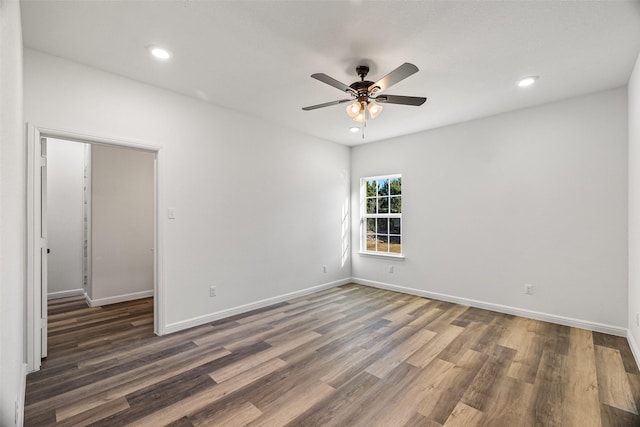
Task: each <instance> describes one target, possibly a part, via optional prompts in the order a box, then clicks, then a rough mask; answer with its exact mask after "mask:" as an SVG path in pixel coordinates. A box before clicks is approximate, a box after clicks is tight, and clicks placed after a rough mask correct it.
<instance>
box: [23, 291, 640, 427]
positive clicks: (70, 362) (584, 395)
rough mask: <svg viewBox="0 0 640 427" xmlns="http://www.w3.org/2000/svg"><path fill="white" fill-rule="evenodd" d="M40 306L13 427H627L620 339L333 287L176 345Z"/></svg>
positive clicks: (75, 303)
mask: <svg viewBox="0 0 640 427" xmlns="http://www.w3.org/2000/svg"><path fill="white" fill-rule="evenodd" d="M152 310H153V303H152V300H150V299H146V300H138V301H134V302H129V303H121V304H114V305H111V306H103V307H96V308H88V307H87V306H86V304H85V303H84V301H83V300H82V299H81V298H67V299H61V300H53V301H51V302H50V304H49V356H48V358H47V359H46V360H45V361H44V363H43V366H42V370H40V371H38V372H35V373H32V374H29V375H28V377H27V391H26V403H25V405H26V410H25V425H26V426H49V425H56V426H84V425H92V426H93V425H95V426H124V425H132V426H154V427H155V426H165V425H171V426H201V425H213V426H236V425H238V426H239V425H251V426H254V425H256V426H257V425H264V426H283V425H290V426H325V425H327V426H369V427H371V426H426V427H438V426H446V427H452V426H465V427H472V426H505V427H512V426H567V427H570V426H576V427H588V426H616V427H625V426H638V425H640V417H639V416H638V408H639V407H640V372H639V371H638V368H637V366H636V364H635V361H634V359H633V355H632V353H631V350H630V349H629V346H628V344H627V342H626V340H625V339H624V338H620V337H614V336H610V335H605V334H600V333H595V332H594V333H592V332H589V331H585V330H582V329H575V328H569V327H565V326H559V325H555V324H550V323H545V322H539V321H535V320H529V319H524V318H520V317H515V316H510V315H505V314H500V313H495V312H491V311H486V310H480V309H476V308H470V307H466V306H460V305H455V304H450V303H446V302H442V301H436V300H429V299H424V298H419V297H415V296H411V295H405V294H399V293H395V292H390V291H385V290H379V289H373V288H368V287H364V286H359V285H345V286H340V287H337V288H333V289H329V290H326V291H323V292H318V293H315V294H312V295H309V296H306V297H301V298H298V299H295V300H291V301H288V302H286V303H281V304H277V305H274V306H271V307H268V308H265V309H260V310H256V311H253V312H250V313H246V314H243V315H238V316H234V317H231V318H227V319H224V320H221V321H217V322H214V323H211V324H206V325H203V326H200V327H196V328H192V329H189V330H186V331H182V332H178V333H175V334H171V335H167V336H163V337H156V336H154V334H153V330H152V329H153V326H152V325H153V313H152Z"/></svg>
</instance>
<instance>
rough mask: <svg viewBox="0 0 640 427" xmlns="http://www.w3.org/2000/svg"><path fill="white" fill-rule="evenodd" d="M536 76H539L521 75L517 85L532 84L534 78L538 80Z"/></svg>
mask: <svg viewBox="0 0 640 427" xmlns="http://www.w3.org/2000/svg"><path fill="white" fill-rule="evenodd" d="M538 78H539V76H527V77H523V78H521V79H520V80H518V86H520V87H527V86H531V85H532V84H534V83H535V82H536V80H538Z"/></svg>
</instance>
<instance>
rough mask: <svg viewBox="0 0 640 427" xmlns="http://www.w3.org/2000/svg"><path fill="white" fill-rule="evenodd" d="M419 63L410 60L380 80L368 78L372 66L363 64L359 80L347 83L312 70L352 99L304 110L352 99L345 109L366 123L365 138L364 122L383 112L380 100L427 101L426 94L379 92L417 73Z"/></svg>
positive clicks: (392, 101) (359, 67)
mask: <svg viewBox="0 0 640 427" xmlns="http://www.w3.org/2000/svg"><path fill="white" fill-rule="evenodd" d="M417 72H418V67H416V66H415V65H413V64H410V63H408V62H405V63H404V64H402V65H401V66H399V67H398V68H396V69H395V70H393V71H392V72H390V73H389V74H387V75H386V76H384V77H383V78H381V79H380V80H378V81H377V82H372V81H368V80H365V77H366V76H367V74H369V67H367V66H366V65H360V66H358V67H356V73H357V74H358V76H359V77H360V81H356V82H353V83H351V84H350V85H346V84H344V83H342V82H339V81H338V80H336V79H334V78H333V77H330V76H328V75H326V74H324V73H316V74H312V75H311V77H312V78H314V79H316V80H319V81H321V82H323V83H326V84H328V85H329V86H333V87H335V88H336V89H339V90H341V91H343V92H347V93H348V94H350V95H351V98H350V99H340V100H338V101H331V102H325V103H324V104H317V105H312V106H310V107H304V108H303V110H304V111H311V110H316V109H318V108H324V107H329V106H331V105H338V104H343V103H346V102H349V103H350V104H349V105H347V108H346V111H347V114H348V115H349V117H351V119H353V120H354V121H356V122H358V123H363V136H362V137H363V138H364V125H366V122H367V119H368V118H370V119H375V118H376V117H378V116H379V115H380V113H382V110H383V107H382V105H380V103H386V104H400V105H413V106H416V107H417V106H420V105H422V104H424V102H425V101H426V100H427V98H424V97H417V96H398V95H380V94H379V93H380V92H382V91H384V90H385V89H387V88H389V87H391V86H392V85H394V84H396V83H398V82H400V81H402V80H404V79H406V78H407V77H409V76H410V75H412V74H414V73H417Z"/></svg>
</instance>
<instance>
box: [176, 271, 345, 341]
mask: <svg viewBox="0 0 640 427" xmlns="http://www.w3.org/2000/svg"><path fill="white" fill-rule="evenodd" d="M347 283H351V278H346V279H340V280H336V281H334V282H329V283H324V284H322V285H318V286H312V287H310V288H306V289H302V290H299V291H295V292H290V293H288V294H283V295H278V296H275V297H271V298H267V299H263V300H260V301H256V302H252V303H249V304H244V305H240V306H237V307H232V308H228V309H226V310H220V311H216V312H215V313H209V314H205V315H203V316H198V317H192V318H191V319H186V320H181V321H179V322H174V323H169V324H168V325H166V327H165V328H164V333H165V334H171V333H173V332H178V331H182V330H184V329H188V328H193V327H194V326H200V325H204V324H205V323H210V322H214V321H216V320H220V319H223V318H225V317H230V316H235V315H236V314H242V313H246V312H247V311H251V310H255V309H258V308H263V307H267V306H269V305H273V304H277V303H279V302H283V301H288V300H290V299H294V298H298V297H301V296H304V295H309V294H312V293H314V292H319V291H322V290H325V289H329V288H334V287H336V286H340V285H346V284H347Z"/></svg>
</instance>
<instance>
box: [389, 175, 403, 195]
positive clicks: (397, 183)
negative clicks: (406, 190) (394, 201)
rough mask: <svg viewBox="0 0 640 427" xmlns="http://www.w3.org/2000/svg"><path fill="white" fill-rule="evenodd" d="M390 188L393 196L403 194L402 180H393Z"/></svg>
mask: <svg viewBox="0 0 640 427" xmlns="http://www.w3.org/2000/svg"><path fill="white" fill-rule="evenodd" d="M389 187H390V190H391V195H392V196H393V195H400V194H402V178H392V179H391V180H390V184H389Z"/></svg>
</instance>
